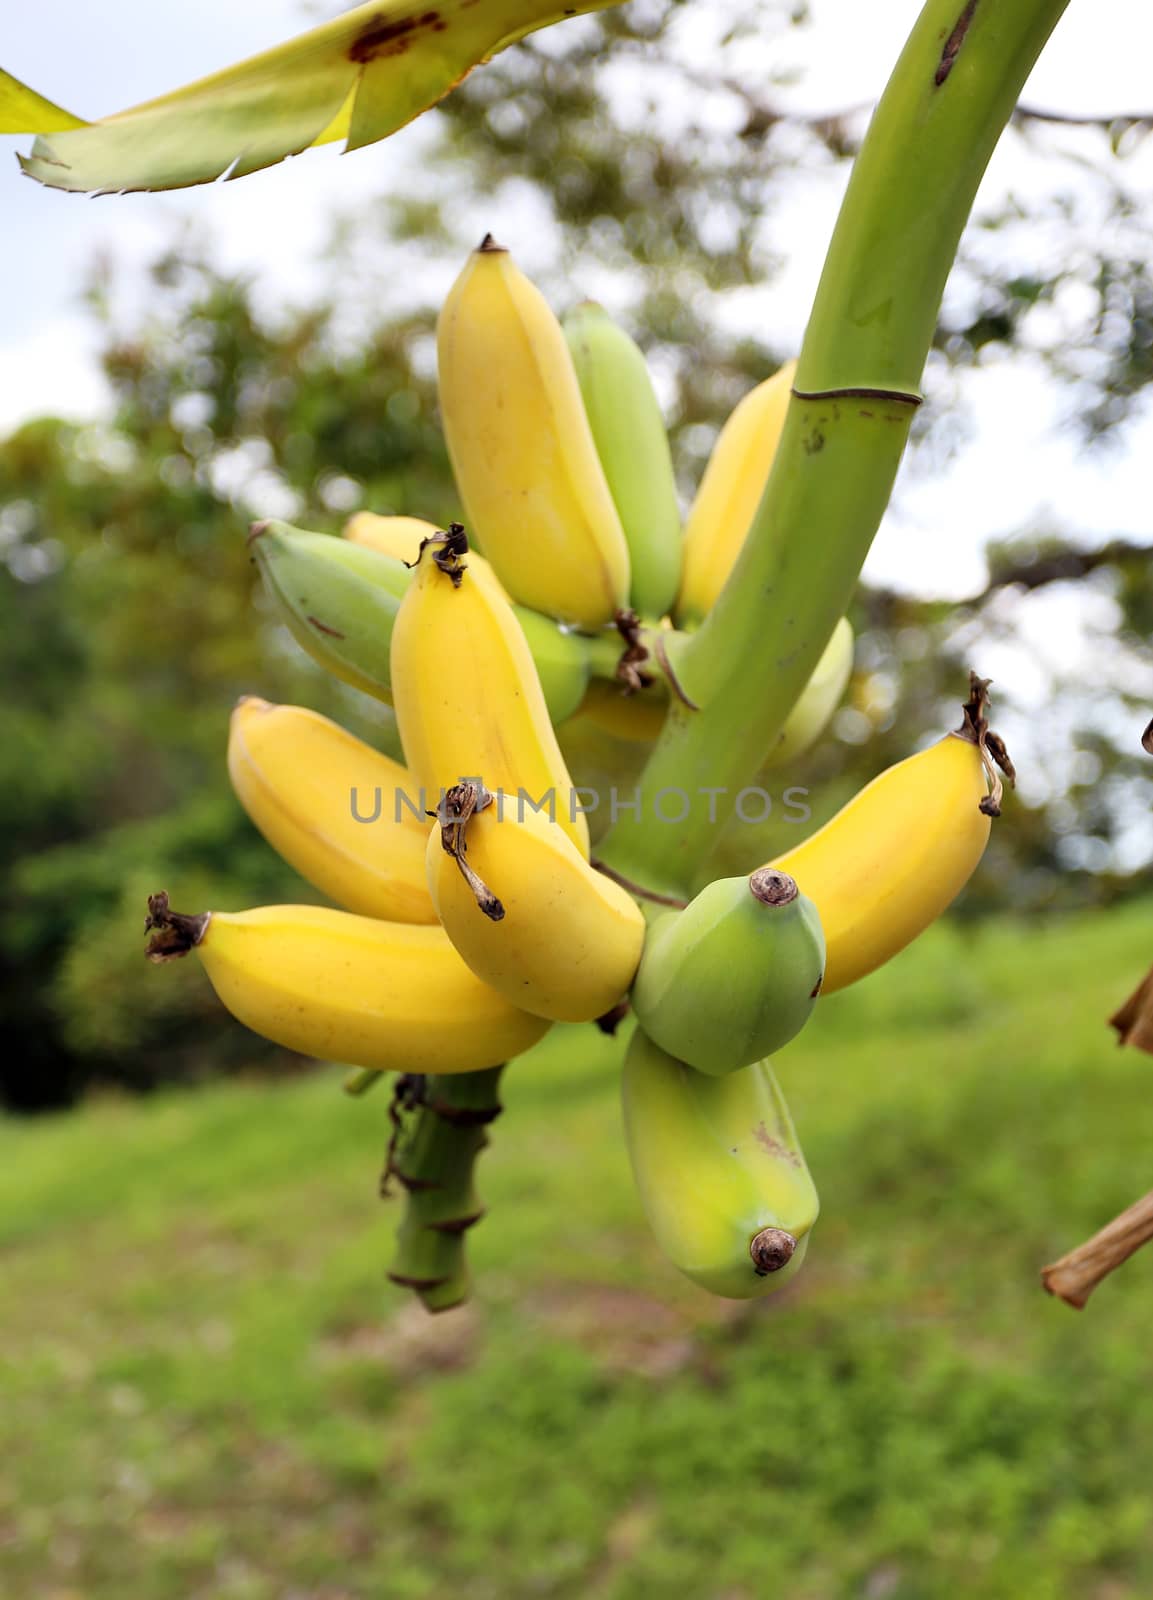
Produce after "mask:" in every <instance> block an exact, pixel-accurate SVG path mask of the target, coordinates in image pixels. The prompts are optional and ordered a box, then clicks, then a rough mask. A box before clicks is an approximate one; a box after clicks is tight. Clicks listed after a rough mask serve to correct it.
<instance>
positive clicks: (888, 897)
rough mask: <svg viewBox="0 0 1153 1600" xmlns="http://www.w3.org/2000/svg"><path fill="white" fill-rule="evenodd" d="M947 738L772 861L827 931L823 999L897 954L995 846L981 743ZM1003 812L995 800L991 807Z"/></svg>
mask: <svg viewBox="0 0 1153 1600" xmlns="http://www.w3.org/2000/svg"><path fill="white" fill-rule="evenodd" d="M966 725H967V729H968V731H962V732H959V733H949V734H946V735H945V737H944V738H943V739H940V740H938V741H937V743H936V744H934V745H931V746H930V747H929V749H927V750H922V751H920V752H919V753H918V754H917V755H915V756H910V757H909V758H908V760H906V761H901V762H898V763H897V765H896V766H893V767H890V768H889V769H888V770H887V771H886V772H882V773H881V775H880V776H879V777H877V778H874V779H873V781H872V783H870V784H867V785H866V787H865V788H864V789H862V790H861V792H860V793H859V794H858V795H856V796H854V798H853V799H852V800H850V801H849V803H848V805H846V806H845V807H843V809H842V810H840V811H838V813H837V815H836V816H835V817H834V818H833V819H832V821H831V822H827V823H826V824H825V826H824V827H823V828H821V829H819V830H818V831H817V832H816V833H815V834H813V836H812V837H811V838H810V839H806V840H805V842H804V843H803V844H800V845H798V846H797V848H796V849H795V850H790V851H788V852H787V853H786V854H785V855H783V856H778V857H777V858H776V860H774V861H773V862H772V863H771V864H772V866H774V867H776V868H777V869H778V870H779V871H781V872H787V873H789V874H790V875H791V876H792V877H794V878H795V879H796V880H797V883H798V884H799V885H800V887H801V889H802V890H803V892H804V893H805V894H806V895H808V897H809V899H810V900H812V901H813V902H814V903H815V905H816V907H817V910H818V912H819V913H820V918H821V926H822V928H823V929H824V932H825V947H826V964H825V981H824V985H823V988H822V992H823V993H824V994H831V993H832V992H833V990H835V989H843V988H845V986H846V985H847V984H850V983H856V981H857V979H858V978H863V977H865V976H866V975H867V974H868V973H870V972H873V971H875V969H876V968H877V967H879V966H881V965H883V964H884V962H886V961H888V960H889V959H890V958H891V957H892V956H895V955H896V954H897V952H898V951H900V950H903V949H904V948H905V946H906V945H907V944H909V943H911V941H912V940H914V939H915V938H916V937H917V935H918V934H920V933H923V932H924V931H925V929H926V928H927V927H929V926H930V924H931V923H933V922H935V921H936V919H937V918H938V917H939V916H940V915H941V913H942V912H943V911H944V910H945V909H946V907H947V906H948V905H950V904H951V902H952V901H953V900H954V899H955V898H956V897H957V895H958V894H960V892H961V890H962V889H963V888H964V887H965V884H966V883H967V882H968V881H969V878H970V876H971V875H972V873H973V870H974V869H975V867H976V865H977V863H978V862H979V861H980V859H981V857H982V855H983V854H984V851H985V846H986V844H987V843H988V840H989V828H990V821H989V816H988V815H987V814H986V812H985V811H984V810H982V804H983V802H985V801H986V797H987V795H988V784H987V782H986V772H987V766H986V762H985V760H984V759H983V754H982V749H981V744H980V741H979V737H978V736H977V735H975V734H974V732H973V730H972V728H971V725H969V723H968V712H966ZM992 808H993V811H994V814H995V808H996V799H995V797H994V800H993V802H992Z"/></svg>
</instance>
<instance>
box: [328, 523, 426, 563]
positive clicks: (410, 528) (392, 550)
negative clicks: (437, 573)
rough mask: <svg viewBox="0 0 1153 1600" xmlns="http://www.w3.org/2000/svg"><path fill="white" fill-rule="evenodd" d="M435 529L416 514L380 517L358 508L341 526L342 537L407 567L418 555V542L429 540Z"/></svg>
mask: <svg viewBox="0 0 1153 1600" xmlns="http://www.w3.org/2000/svg"><path fill="white" fill-rule="evenodd" d="M436 531H437V530H436V527H435V526H434V524H433V523H431V522H424V521H422V519H421V518H420V517H381V516H378V515H377V514H376V512H375V511H358V512H357V513H356V515H355V516H354V517H349V519H348V521H347V522H346V523H345V525H344V537H345V538H346V539H351V540H352V542H353V544H365V545H367V546H368V548H369V549H370V550H379V551H380V553H381V555H385V556H392V557H393V559H394V560H396V561H403V562H405V563H406V564H407V565H408V566H410V567H411V566H412V564H413V562H414V561H415V560H416V559H417V557H418V556H419V554H420V541H421V540H422V539H431V538H432V536H433V534H434V533H435V532H436Z"/></svg>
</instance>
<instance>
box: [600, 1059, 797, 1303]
mask: <svg viewBox="0 0 1153 1600" xmlns="http://www.w3.org/2000/svg"><path fill="white" fill-rule="evenodd" d="M622 1094H623V1102H624V1122H625V1137H626V1139H627V1142H628V1150H629V1157H630V1159H631V1162H632V1169H633V1177H634V1179H635V1180H636V1186H637V1190H638V1193H639V1194H640V1199H641V1204H642V1206H643V1207H644V1211H645V1215H646V1216H647V1218H648V1221H649V1226H650V1227H651V1228H652V1230H653V1233H654V1235H655V1236H656V1240H657V1243H658V1244H659V1245H660V1247H661V1249H662V1250H663V1251H664V1253H665V1255H666V1256H667V1257H668V1258H669V1260H670V1261H671V1262H672V1263H673V1265H674V1266H675V1267H678V1268H679V1269H680V1270H681V1272H683V1273H684V1274H685V1275H686V1277H689V1278H691V1279H692V1280H693V1282H694V1283H698V1284H699V1285H700V1286H701V1288H702V1289H707V1290H709V1292H710V1293H711V1294H716V1295H724V1296H726V1297H727V1298H729V1299H733V1300H748V1299H752V1298H753V1297H754V1296H757V1295H763V1294H768V1293H771V1292H772V1291H773V1290H775V1289H779V1288H781V1287H782V1286H783V1285H784V1284H785V1283H787V1282H788V1281H789V1279H790V1278H792V1277H793V1276H795V1274H796V1273H797V1271H798V1270H799V1268H800V1265H801V1262H802V1261H803V1260H804V1257H805V1252H806V1250H807V1248H808V1243H809V1234H810V1231H811V1229H812V1227H813V1224H814V1223H815V1222H816V1220H817V1212H818V1210H819V1202H818V1200H817V1192H816V1189H815V1188H814V1187H813V1180H812V1178H811V1177H810V1176H809V1170H808V1168H807V1167H806V1165H805V1158H804V1156H803V1155H802V1153H801V1148H800V1145H799V1144H798V1143H797V1136H796V1132H795V1131H794V1128H793V1123H792V1119H791V1117H790V1116H789V1110H788V1107H787V1106H786V1104H785V1101H784V1097H783V1096H782V1094H781V1091H780V1087H779V1085H778V1084H777V1080H776V1078H775V1077H774V1075H773V1071H772V1068H771V1066H770V1065H769V1063H768V1062H767V1061H763V1062H760V1063H758V1064H757V1065H755V1066H751V1067H746V1068H745V1069H744V1071H743V1072H734V1073H731V1074H730V1075H729V1076H727V1077H724V1078H710V1077H706V1076H705V1075H704V1074H703V1073H700V1072H697V1071H695V1069H694V1068H692V1067H689V1066H686V1065H685V1064H684V1062H682V1061H677V1060H675V1059H674V1057H672V1056H670V1055H668V1054H666V1052H665V1051H663V1050H661V1049H660V1048H659V1046H657V1045H655V1044H654V1043H653V1042H652V1040H651V1039H649V1038H648V1037H646V1035H645V1033H644V1032H643V1030H642V1029H640V1028H638V1029H637V1031H636V1033H635V1034H634V1035H633V1037H632V1040H631V1042H630V1044H629V1048H628V1052H627V1054H626V1056H625V1065H624V1076H623V1084H622Z"/></svg>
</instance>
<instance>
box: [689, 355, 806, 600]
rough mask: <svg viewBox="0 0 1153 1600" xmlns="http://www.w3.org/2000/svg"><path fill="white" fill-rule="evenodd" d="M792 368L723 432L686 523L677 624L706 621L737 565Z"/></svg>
mask: <svg viewBox="0 0 1153 1600" xmlns="http://www.w3.org/2000/svg"><path fill="white" fill-rule="evenodd" d="M796 369H797V364H796V362H795V361H790V362H789V363H788V365H787V366H784V367H782V368H781V370H780V371H779V372H776V373H774V374H773V376H772V377H771V378H766V379H765V381H764V383H760V384H758V385H757V387H756V388H755V389H753V390H752V391H751V392H750V393H749V394H747V395H746V396H745V397H744V399H743V400H742V401H741V402H740V404H739V405H738V406H737V407H736V409H735V410H734V411H733V413H732V415H731V416H730V417H729V420H728V421H727V422H726V423H725V425H724V427H723V428H722V429H721V432H720V437H719V438H718V439H717V442H716V444H715V445H714V447H713V453H712V456H711V457H710V458H709V464H708V466H707V467H706V468H705V475H704V477H703V478H702V479H701V485H700V488H699V489H698V490H697V497H696V499H695V500H694V501H693V506H692V510H691V511H690V512H689V520H688V522H687V524H686V525H685V548H684V569H683V572H682V575H681V592H680V595H679V597H678V599H677V606H676V613H675V615H676V620H677V623H678V625H680V626H692V625H693V624H695V623H698V622H701V621H703V620H704V618H705V617H706V616H707V615H708V613H709V612H710V611H711V610H712V608H713V605H714V604H715V602H716V599H717V596H718V595H719V594H720V592H721V590H722V589H723V588H724V586H725V581H726V579H727V578H728V576H729V573H730V572H731V571H732V570H733V568H734V566H736V562H737V557H738V556H739V555H740V553H741V547H742V546H743V544H744V542H745V537H746V535H747V534H748V531H749V527H750V525H751V523H752V520H753V515H754V513H755V512H756V509H757V507H758V506H759V505H760V503H761V496H762V495H763V494H764V492H765V485H766V483H768V481H769V472H770V470H771V468H772V465H773V456H774V455H775V454H776V449H777V445H778V443H779V442H780V437H781V430H782V428H783V427H784V425H785V412H786V411H787V410H788V407H789V395H790V393H791V392H792V384H793V375H794V373H795V372H796Z"/></svg>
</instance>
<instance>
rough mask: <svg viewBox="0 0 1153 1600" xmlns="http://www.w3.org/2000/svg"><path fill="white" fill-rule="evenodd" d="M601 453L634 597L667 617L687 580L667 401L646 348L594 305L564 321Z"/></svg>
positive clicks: (649, 613) (644, 608) (644, 611)
mask: <svg viewBox="0 0 1153 1600" xmlns="http://www.w3.org/2000/svg"><path fill="white" fill-rule="evenodd" d="M564 331H565V338H566V339H567V340H568V345H569V349H570V350H571V351H572V358H573V364H574V365H575V367H576V373H577V380H578V382H579V383H580V390H581V397H582V398H583V400H584V403H585V411H586V412H587V413H588V419H589V426H590V427H591V428H592V435H593V439H594V441H595V443H596V447H597V454H598V455H599V456H600V461H601V466H602V467H603V468H604V473H605V477H606V478H607V480H608V486H609V489H610V490H611V491H612V497H613V500H614V502H615V504H616V508H617V513H618V515H619V516H620V519H621V525H622V527H623V528H624V532H625V541H626V543H627V544H628V547H629V560H630V563H631V571H632V577H631V582H630V588H629V598H630V600H631V602H632V604H633V606H634V607H635V608H636V610H637V611H639V612H640V613H641V615H642V616H644V617H655V618H659V617H663V616H665V615H666V613H667V612H668V611H669V610H670V609H671V607H672V603H673V601H674V600H675V599H676V594H677V589H678V587H679V585H680V579H681V513H680V506H679V505H678V503H677V485H676V479H675V478H674V476H673V458H672V454H671V452H670V450H669V440H668V434H667V433H666V432H665V423H664V418H663V417H662V415H661V408H660V404H659V402H658V400H657V397H656V392H655V391H654V389H653V381H652V378H651V377H650V376H649V369H648V363H647V362H646V361H645V358H644V355H643V354H642V352H641V350H640V348H639V347H638V346H637V345H636V344H634V342H633V341H632V339H630V338H629V336H628V334H627V333H626V332H625V331H624V329H623V328H621V327H618V325H617V324H616V323H615V322H614V321H613V319H612V318H611V317H610V316H609V314H608V312H607V311H605V310H604V308H603V307H602V306H599V305H597V304H596V303H595V302H594V301H591V300H588V301H585V303H584V304H583V305H579V306H577V307H576V308H575V309H574V310H573V311H571V312H570V313H569V314H568V316H567V317H566V318H565V319H564Z"/></svg>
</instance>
